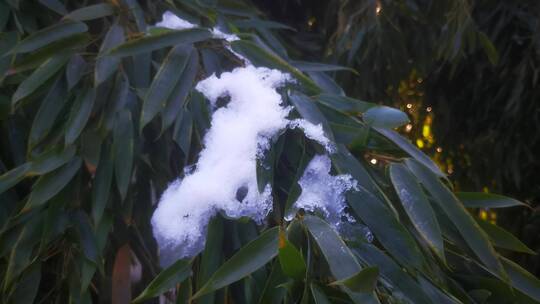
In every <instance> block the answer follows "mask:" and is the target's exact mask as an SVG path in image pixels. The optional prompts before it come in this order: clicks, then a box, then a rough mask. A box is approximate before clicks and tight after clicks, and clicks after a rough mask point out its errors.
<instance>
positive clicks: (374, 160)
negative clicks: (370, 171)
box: [369, 158, 377, 165]
mask: <svg viewBox="0 0 540 304" xmlns="http://www.w3.org/2000/svg"><path fill="white" fill-rule="evenodd" d="M369 162H370V163H371V164H373V165H376V164H377V160H376V159H375V158H372V159H371V160H370V161H369Z"/></svg>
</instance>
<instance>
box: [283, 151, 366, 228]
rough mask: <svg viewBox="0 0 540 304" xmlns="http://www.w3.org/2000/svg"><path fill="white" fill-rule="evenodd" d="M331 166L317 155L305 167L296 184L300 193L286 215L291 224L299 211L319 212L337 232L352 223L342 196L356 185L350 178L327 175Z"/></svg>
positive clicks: (327, 160) (328, 161)
mask: <svg viewBox="0 0 540 304" xmlns="http://www.w3.org/2000/svg"><path fill="white" fill-rule="evenodd" d="M331 168H332V164H331V161H330V158H329V157H328V156H326V155H316V156H315V157H314V158H313V159H312V160H311V161H310V162H309V164H308V165H307V167H306V169H305V171H304V174H303V176H302V178H300V180H299V181H298V184H299V185H300V187H301V188H302V193H301V194H300V197H299V198H298V200H297V201H296V202H295V203H294V204H293V206H292V210H290V213H289V214H287V217H286V220H291V219H292V218H293V217H294V215H295V214H296V212H297V211H298V210H299V209H304V210H305V211H307V212H319V213H321V214H322V215H323V216H324V217H325V218H326V221H327V222H328V223H329V224H330V225H332V226H333V227H334V228H335V229H336V230H337V231H341V230H342V225H343V224H344V223H353V222H354V221H355V220H354V218H353V217H352V216H350V215H349V214H348V213H347V212H346V211H345V208H346V207H347V204H346V201H345V194H346V192H347V191H349V190H357V182H356V181H355V180H354V179H353V178H352V177H351V176H350V175H336V176H333V175H330V170H331Z"/></svg>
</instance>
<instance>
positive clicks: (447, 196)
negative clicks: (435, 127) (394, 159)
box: [405, 158, 507, 280]
mask: <svg viewBox="0 0 540 304" xmlns="http://www.w3.org/2000/svg"><path fill="white" fill-rule="evenodd" d="M405 162H406V164H407V166H408V167H409V169H410V170H411V171H412V172H413V174H414V175H415V176H416V178H417V179H418V180H419V181H420V183H421V184H422V185H423V186H424V187H425V188H426V190H427V191H428V192H429V193H430V194H431V196H432V197H433V198H434V199H435V201H436V202H437V203H438V204H439V206H440V207H441V209H442V210H444V212H445V213H446V215H447V216H448V217H449V218H450V220H451V221H452V222H453V223H454V225H455V226H456V228H457V229H458V230H459V232H460V234H461V236H462V237H463V239H464V240H465V242H466V243H467V245H468V246H469V247H470V248H471V249H472V250H473V251H474V253H475V254H476V255H477V256H478V258H479V259H480V260H481V261H482V263H483V264H484V265H486V266H487V267H488V268H489V269H490V270H491V271H493V273H494V274H496V275H497V276H499V278H501V279H502V280H506V279H507V275H506V273H505V271H504V269H503V268H502V265H501V262H500V261H499V258H498V255H497V253H496V252H495V250H494V249H493V246H492V245H491V242H490V241H489V239H488V236H487V235H486V233H485V232H484V231H483V230H482V229H481V228H480V227H479V226H478V224H477V223H476V221H475V220H474V219H473V218H472V217H471V215H470V214H469V213H468V212H467V210H466V209H465V207H464V206H463V205H462V204H461V202H459V200H458V199H457V197H456V196H455V195H454V194H453V193H452V192H451V191H450V190H449V189H448V188H447V187H445V186H444V185H443V184H442V182H441V181H440V180H439V179H438V177H437V176H436V175H435V174H434V173H433V172H432V171H431V170H429V169H428V168H427V167H425V166H424V165H422V164H421V163H419V162H417V161H415V160H413V159H410V158H409V159H407V160H406V161H405Z"/></svg>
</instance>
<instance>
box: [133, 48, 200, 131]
mask: <svg viewBox="0 0 540 304" xmlns="http://www.w3.org/2000/svg"><path fill="white" fill-rule="evenodd" d="M191 51H192V49H191V48H190V47H186V46H185V45H178V46H175V47H174V48H172V49H171V51H170V52H169V54H168V55H167V57H166V58H165V60H164V61H163V63H162V64H161V67H160V68H159V71H158V72H157V74H156V76H155V77H154V80H153V81H152V85H151V86H150V89H149V90H148V93H147V94H146V97H145V99H144V104H143V108H142V111H141V123H140V126H139V128H140V130H142V129H143V128H144V127H145V126H146V124H148V123H149V122H150V121H151V120H152V119H153V118H154V117H155V116H156V115H157V114H158V113H159V112H160V111H163V110H164V109H165V107H166V105H167V99H168V98H169V96H170V95H171V93H172V92H173V90H174V88H175V86H176V84H177V83H178V80H179V79H180V77H181V76H182V73H183V72H184V68H185V67H186V64H187V62H188V59H189V54H190V53H191ZM186 93H187V92H186Z"/></svg>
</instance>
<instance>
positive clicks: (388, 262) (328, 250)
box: [0, 0, 540, 303]
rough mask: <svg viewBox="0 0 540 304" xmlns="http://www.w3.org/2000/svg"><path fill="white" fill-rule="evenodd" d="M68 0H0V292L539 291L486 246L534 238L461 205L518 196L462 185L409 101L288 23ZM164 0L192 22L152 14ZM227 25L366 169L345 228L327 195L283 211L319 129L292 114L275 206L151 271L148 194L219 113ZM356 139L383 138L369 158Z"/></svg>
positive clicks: (391, 299) (216, 297) (33, 297)
mask: <svg viewBox="0 0 540 304" xmlns="http://www.w3.org/2000/svg"><path fill="white" fill-rule="evenodd" d="M66 3H67V1H66ZM66 3H62V2H60V1H54V0H42V1H39V3H34V2H24V1H7V2H5V3H4V2H2V3H1V4H0V8H1V10H0V11H1V12H2V13H1V15H0V29H2V33H1V35H0V55H1V57H0V75H2V76H1V80H2V84H1V85H2V94H1V95H0V107H1V108H0V109H1V110H0V122H1V126H0V132H1V133H2V141H3V142H2V146H1V148H0V170H1V172H2V174H1V175H0V198H1V202H2V203H1V204H0V223H1V230H0V276H2V278H3V280H2V286H0V288H2V292H1V295H2V301H4V302H16V303H31V302H34V301H41V302H53V301H55V302H60V303H64V302H84V303H88V302H91V301H96V302H98V301H99V302H113V303H125V302H127V301H129V300H131V299H132V298H134V297H132V289H133V291H135V292H136V293H137V294H139V292H140V295H139V296H138V297H137V298H136V299H135V300H134V301H135V302H143V301H146V300H149V299H152V298H155V297H157V296H160V295H163V294H165V295H164V297H165V299H166V300H170V301H173V299H175V301H176V302H178V303H185V302H191V301H193V300H195V301H196V302H197V303H224V302H234V303H255V302H259V303H282V302H285V303H296V302H302V303H310V302H315V303H330V302H332V303H351V302H352V303H400V302H411V303H439V302H443V303H482V302H484V301H486V300H489V301H493V302H500V303H509V302H519V303H533V302H535V301H539V300H540V294H539V291H540V282H539V281H538V280H537V279H536V278H535V277H534V276H532V275H530V274H529V273H527V272H526V271H525V270H524V269H522V268H520V267H519V266H518V265H516V264H515V263H513V262H512V261H510V260H508V259H506V258H504V257H503V256H502V255H501V254H500V253H499V252H498V251H496V250H495V248H494V247H497V248H499V249H501V250H513V251H518V252H526V253H531V250H530V249H528V248H527V247H526V246H525V245H523V244H522V243H521V242H520V241H519V240H518V239H516V238H515V237H513V236H512V235H511V234H510V233H508V232H506V231H505V230H503V229H502V228H500V227H497V226H495V225H491V224H486V223H482V222H476V221H475V219H474V218H473V217H472V216H471V215H470V214H469V212H468V211H467V209H466V208H465V207H470V208H477V207H491V208H497V207H508V206H516V205H521V203H520V202H518V201H515V200H512V199H509V198H506V197H502V196H495V195H488V194H482V193H453V191H452V188H451V186H450V184H449V182H448V180H447V179H446V177H445V176H444V174H442V173H441V172H440V171H439V170H438V168H437V167H436V165H435V164H434V163H433V162H432V161H431V160H430V159H429V158H428V157H427V156H426V155H424V154H423V153H422V152H421V151H419V150H418V149H417V148H415V146H414V145H412V144H411V143H409V142H408V141H407V140H406V139H404V138H403V137H401V136H400V135H399V134H398V133H396V132H395V131H393V129H394V128H396V127H399V126H401V125H403V124H404V123H407V117H406V115H405V114H404V113H402V112H400V111H398V110H396V109H392V108H389V107H381V106H377V105H376V104H373V103H368V102H363V101H360V100H357V99H353V98H350V97H346V96H345V93H344V91H343V90H342V89H341V87H340V86H339V85H338V84H337V83H336V81H334V79H333V78H332V77H330V75H329V73H328V72H331V71H335V70H343V69H346V68H344V67H341V66H336V65H326V64H317V63H308V62H303V61H295V60H291V59H290V58H289V56H288V53H289V52H290V51H289V47H288V46H286V45H284V44H283V43H282V40H281V39H280V36H279V35H278V31H283V30H290V29H289V28H288V27H287V26H284V25H282V24H279V23H275V22H271V21H267V20H264V19H262V17H261V14H260V12H258V11H257V10H256V9H255V8H253V7H251V6H250V5H248V4H246V3H244V2H239V1H212V0H207V1H189V0H183V1H176V2H173V1H166V2H164V3H162V2H160V1H147V2H146V3H144V5H143V6H141V4H140V3H138V2H137V1H135V0H124V1H111V2H107V3H101V2H99V3H98V2H96V3H93V2H91V3H87V2H85V3H84V4H83V5H80V4H78V3H76V2H72V1H69V3H67V4H66ZM165 9H171V10H173V11H175V12H176V13H177V14H179V15H180V16H182V18H184V19H186V20H189V21H191V22H193V23H197V24H201V26H200V27H197V28H193V29H187V30H166V29H157V28H150V27H149V26H148V23H150V24H152V23H154V22H155V21H156V20H159V19H160V14H161V13H162V12H163V11H164V10H165ZM216 25H218V26H220V27H221V28H222V29H229V30H231V31H233V32H235V33H237V34H238V35H239V36H240V37H241V38H242V39H241V40H238V41H234V42H232V43H230V47H231V48H232V50H234V52H236V53H239V54H242V55H243V56H245V57H246V58H248V59H249V60H250V61H251V62H252V63H253V64H254V65H257V66H266V67H271V68H277V69H280V70H283V71H285V72H288V73H290V74H291V75H293V76H294V77H295V78H296V79H297V80H298V81H297V82H296V83H295V84H291V85H290V86H289V87H287V88H286V89H285V90H283V91H282V94H283V98H284V100H286V102H288V103H290V104H291V105H293V106H294V107H295V111H294V113H293V114H294V115H297V116H299V117H302V118H304V119H306V120H308V121H310V122H312V123H316V124H322V126H323V128H324V130H325V133H326V135H327V136H328V137H329V138H331V139H332V140H333V141H334V142H335V143H336V144H337V146H338V151H337V152H336V153H335V154H333V155H332V162H333V167H334V169H335V172H336V173H342V174H351V175H352V177H353V178H355V179H356V180H357V181H358V182H359V184H360V186H361V188H362V190H361V191H359V192H353V193H350V194H349V195H348V203H349V206H350V212H351V214H353V216H354V217H355V218H356V220H357V223H356V224H355V225H354V229H353V230H352V231H350V233H347V234H346V235H339V234H338V233H337V232H336V231H335V230H333V228H331V227H330V226H329V225H328V224H327V223H326V222H325V221H324V220H323V219H322V218H320V217H318V216H316V215H302V214H300V215H298V216H297V217H296V218H295V219H294V220H293V221H292V222H290V223H287V222H284V221H283V214H286V212H287V210H288V208H290V207H291V204H292V203H293V202H294V201H295V200H296V198H297V197H298V195H299V193H300V191H301V190H300V189H299V186H298V184H297V181H298V178H299V177H300V176H301V175H302V173H303V171H304V168H305V167H306V165H307V163H308V161H309V160H310V159H311V158H312V156H313V155H314V154H316V153H318V152H320V151H321V149H322V148H321V147H320V146H318V145H317V144H315V143H313V142H311V141H308V140H306V139H305V138H304V137H303V136H301V134H299V133H298V132H295V131H287V132H285V133H284V134H283V135H281V136H280V138H279V139H277V141H276V143H275V145H274V147H273V148H272V149H271V151H270V152H269V154H268V157H266V158H265V159H263V160H261V165H260V166H259V167H258V177H259V180H260V181H261V183H260V184H261V185H265V184H266V183H271V184H272V185H273V189H274V193H273V196H274V199H275V201H274V210H273V212H272V214H271V216H270V219H269V222H268V225H267V226H266V227H257V226H256V225H255V224H254V223H252V222H244V221H242V220H240V221H232V220H228V219H225V218H222V217H217V218H215V219H213V221H212V222H211V224H210V227H209V229H208V237H207V246H206V248H205V250H204V252H203V253H202V254H201V255H200V256H198V257H196V258H194V259H192V260H180V261H178V262H177V263H175V264H173V265H172V266H171V267H169V268H167V269H165V270H163V271H160V270H159V267H158V266H157V265H159V263H158V262H157V261H158V257H157V248H156V246H155V242H154V241H153V238H152V234H151V227H150V224H149V223H150V217H151V214H152V211H153V209H154V208H155V203H156V201H157V198H158V195H159V194H160V193H161V192H162V191H163V190H164V189H165V187H166V186H167V184H168V183H169V182H170V181H172V180H174V179H175V178H177V177H178V176H182V174H183V168H184V167H185V166H187V165H190V164H193V163H194V162H195V160H196V158H197V154H198V152H199V151H200V149H201V143H202V140H201V139H202V137H203V136H204V133H205V130H206V129H207V128H208V126H209V109H208V107H207V104H206V101H205V100H204V98H203V97H202V95H201V94H198V93H196V92H195V91H194V90H193V85H194V83H195V82H196V81H198V80H199V79H202V78H204V77H206V76H208V75H210V74H212V73H217V74H220V73H221V72H223V71H227V70H230V69H231V68H234V67H236V66H240V65H242V64H243V62H242V60H240V59H239V58H237V57H236V56H235V54H234V53H233V52H231V51H229V45H228V42H225V41H222V40H219V39H215V38H213V36H212V34H211V32H210V31H209V30H208V28H209V27H214V26H216ZM353 72H354V71H353ZM350 151H352V152H354V154H360V155H363V154H364V152H370V153H371V154H376V155H378V156H379V162H378V165H376V166H372V165H370V163H369V162H367V161H366V160H364V159H363V158H360V159H359V158H356V157H355V156H353V154H351V153H350ZM368 229H369V230H368ZM366 231H370V232H369V233H368V234H366ZM371 233H372V234H373V237H374V241H373V242H371V236H370V235H369V234H371Z"/></svg>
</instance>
